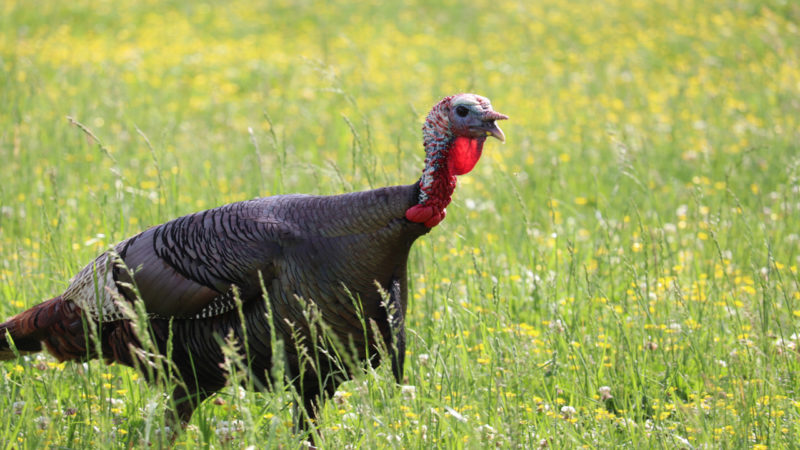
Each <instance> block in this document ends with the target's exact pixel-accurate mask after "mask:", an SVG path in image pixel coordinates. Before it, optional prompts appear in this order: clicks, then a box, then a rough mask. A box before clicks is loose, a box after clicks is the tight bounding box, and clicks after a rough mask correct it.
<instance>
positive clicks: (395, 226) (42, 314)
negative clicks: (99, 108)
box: [0, 184, 429, 421]
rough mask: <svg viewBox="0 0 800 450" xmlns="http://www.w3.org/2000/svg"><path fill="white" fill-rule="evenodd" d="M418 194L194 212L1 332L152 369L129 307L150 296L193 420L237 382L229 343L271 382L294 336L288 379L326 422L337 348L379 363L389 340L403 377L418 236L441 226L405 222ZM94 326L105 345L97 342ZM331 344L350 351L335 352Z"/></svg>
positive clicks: (119, 248)
mask: <svg viewBox="0 0 800 450" xmlns="http://www.w3.org/2000/svg"><path fill="white" fill-rule="evenodd" d="M418 195H419V187H418V185H417V184H414V185H409V186H394V187H388V188H381V189H376V190H371V191H365V192H358V193H351V194H343V195H336V196H306V195H284V196H275V197H267V198H261V199H256V200H251V201H244V202H238V203H233V204H230V205H226V206H222V207H219V208H215V209H211V210H207V211H203V212H199V213H195V214H191V215H188V216H184V217H181V218H178V219H175V220H172V221H170V222H167V223H164V224H162V225H159V226H156V227H153V228H150V229H148V230H146V231H144V232H142V233H140V234H138V235H136V236H134V237H132V238H130V239H127V240H125V241H123V242H121V243H119V244H117V245H116V247H115V251H114V252H107V253H104V254H102V255H100V256H99V257H98V258H97V259H96V260H95V261H94V262H93V263H92V264H89V265H88V266H87V267H85V268H84V269H83V270H82V271H81V272H80V273H79V274H78V275H77V276H76V277H75V278H74V279H73V281H72V282H71V284H70V286H69V287H68V288H67V289H66V291H65V292H64V293H63V294H62V295H60V296H58V297H56V298H54V299H52V300H49V301H47V302H44V303H42V304H40V305H38V306H36V307H34V308H32V309H31V310H28V311H26V312H23V313H21V314H19V315H17V316H15V317H14V318H12V319H11V320H9V321H8V322H6V323H4V324H2V325H0V330H6V331H8V333H9V334H10V336H11V337H12V339H13V340H14V342H15V345H16V347H17V348H18V350H19V351H23V352H24V351H39V350H41V344H40V342H43V343H44V344H45V345H46V347H47V348H48V350H49V351H50V352H51V353H52V354H53V355H55V356H56V357H57V358H59V359H60V360H84V359H87V358H93V357H98V356H99V357H102V358H104V359H106V360H107V361H109V362H118V363H122V364H125V365H129V366H132V367H133V366H137V365H141V363H142V361H137V358H138V356H137V355H138V354H139V353H137V351H136V350H137V349H140V348H141V343H140V340H139V338H138V336H137V333H136V332H135V331H134V326H133V321H132V320H131V317H130V316H129V314H130V313H127V314H128V315H126V312H125V310H126V308H125V307H124V306H123V305H121V303H122V302H127V303H128V304H130V305H132V304H133V303H134V302H138V301H141V302H143V304H144V307H145V311H146V312H147V315H148V320H149V326H150V328H151V336H152V338H153V341H154V344H155V345H157V347H158V350H159V352H160V353H161V354H164V355H166V354H167V353H168V350H170V351H169V354H170V356H171V358H172V361H173V362H174V367H175V368H177V370H178V372H179V373H178V374H177V375H178V378H179V380H180V381H181V383H180V384H179V387H178V388H176V390H175V392H174V393H173V397H174V401H175V402H176V412H177V416H178V418H180V419H181V420H183V421H187V420H188V419H189V418H190V417H191V415H192V412H193V410H194V408H195V407H196V406H197V404H198V403H199V402H201V401H202V400H203V399H204V398H206V397H207V396H209V395H211V394H213V393H214V392H216V391H217V390H219V389H221V388H222V387H224V386H225V383H226V379H227V376H228V374H227V373H226V371H225V370H224V369H223V368H222V367H223V366H224V365H223V363H224V361H225V356H224V355H223V351H222V349H221V347H220V342H221V339H223V340H224V339H226V338H229V337H231V336H232V337H233V338H234V339H235V342H237V347H238V348H239V351H240V353H241V356H242V358H245V359H246V361H244V363H245V364H243V365H245V366H246V367H248V372H249V375H250V376H252V377H254V381H255V383H254V384H255V385H257V386H258V385H260V386H269V385H270V380H269V379H268V377H269V376H270V368H271V366H272V362H273V356H274V355H273V351H272V350H273V349H272V345H271V342H273V339H274V338H277V339H280V340H281V341H282V342H283V344H284V345H283V351H284V352H285V354H284V355H280V356H281V357H285V361H286V363H287V372H288V375H289V377H290V379H291V380H293V383H294V385H295V388H296V389H297V391H298V392H299V393H300V395H301V397H302V399H303V402H304V406H305V408H306V411H308V413H309V414H311V415H313V414H314V410H315V408H316V406H317V405H316V402H317V401H318V398H319V397H320V395H323V394H331V393H332V392H333V391H334V390H335V388H336V386H337V385H338V384H339V383H340V382H341V381H342V380H343V379H346V377H347V375H348V373H347V372H348V370H344V371H342V370H340V369H341V368H342V367H344V368H349V367H348V366H347V365H343V364H342V361H341V360H339V359H337V358H334V357H332V356H331V355H334V354H336V353H337V351H339V352H341V351H342V350H343V349H344V350H348V349H350V350H351V351H352V352H354V354H352V355H349V359H351V360H354V361H359V360H361V361H364V360H369V362H370V363H371V364H377V363H378V362H379V361H378V357H379V353H378V348H379V347H381V346H383V347H384V348H386V349H388V350H389V354H390V355H391V358H392V366H393V371H394V374H395V376H396V377H397V378H398V381H399V379H400V377H401V374H402V365H403V355H404V353H405V335H404V328H403V327H404V323H403V322H404V320H403V318H404V314H405V311H406V302H407V294H406V262H407V259H408V254H409V250H410V248H411V245H412V243H413V242H414V240H416V239H417V238H418V237H419V236H421V235H423V234H425V233H426V232H428V231H429V228H427V227H425V226H424V225H422V224H419V223H413V222H410V221H408V220H407V219H405V217H404V213H405V211H406V210H407V209H408V208H409V207H411V206H412V205H413V204H414V203H415V202H416V199H417V196H418ZM237 299H238V300H240V301H241V309H238V308H237V307H236V305H237V302H236V300H237ZM309 307H310V308H309ZM312 317H314V318H316V319H317V320H314V319H310V318H312ZM242 319H243V320H244V322H242ZM87 320H91V321H93V322H94V323H95V325H96V329H97V331H96V335H97V336H98V337H99V341H100V344H101V350H99V351H98V350H96V346H93V345H92V342H91V338H90V341H89V342H87V340H86V336H87V333H86V330H85V326H86V325H85V321H87ZM372 322H374V328H373V326H371V323H372ZM315 324H320V326H319V327H317V328H316V329H314V327H315V326H316V325H315ZM365 325H366V327H365ZM323 328H324V329H325V333H327V336H326V337H325V338H324V341H323V338H321V337H320V336H321V335H322V334H323V333H322V331H323ZM365 328H366V329H365ZM374 329H377V335H376V333H375V332H373V330H374ZM331 338H333V340H331ZM245 342H246V343H247V347H246V348H245V346H244V343H245ZM330 342H335V343H338V344H341V345H340V346H339V348H337V349H336V350H337V351H331V350H333V349H331V348H330V346H329V345H327V344H329V343H330ZM320 349H322V350H325V349H328V350H329V351H322V352H320ZM98 353H102V354H98ZM5 354H6V356H11V355H12V353H11V352H10V351H9V350H8V349H7V350H6V351H5Z"/></svg>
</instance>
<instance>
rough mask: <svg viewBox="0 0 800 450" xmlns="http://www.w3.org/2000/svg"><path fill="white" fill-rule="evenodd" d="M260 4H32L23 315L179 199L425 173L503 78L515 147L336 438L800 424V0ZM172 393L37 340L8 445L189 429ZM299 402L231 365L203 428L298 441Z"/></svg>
mask: <svg viewBox="0 0 800 450" xmlns="http://www.w3.org/2000/svg"><path fill="white" fill-rule="evenodd" d="M254 3H256V2H252V1H238V0H236V1H231V2H223V1H212V2H183V1H178V0H174V1H167V2H158V1H133V0H127V1H117V0H114V1H112V0H104V1H93V2H89V1H85V0H73V1H69V2H56V1H22V0H5V1H3V2H2V3H1V4H0V69H2V70H0V155H2V164H0V316H2V318H5V317H8V316H10V315H13V314H15V313H16V312H19V311H20V310H22V309H23V308H26V307H29V306H31V305H33V304H35V303H37V302H39V301H41V300H43V299H46V298H50V297H52V296H54V295H56V294H58V293H60V292H61V291H62V290H63V289H64V288H65V287H66V285H67V280H68V279H69V278H70V277H71V276H72V275H73V274H74V273H75V272H77V270H79V269H80V268H81V267H82V266H83V265H84V264H86V263H88V262H89V261H91V259H92V258H93V257H94V256H95V255H96V254H97V253H99V252H101V251H103V250H104V249H106V248H107V247H108V246H109V245H110V244H113V243H115V242H117V241H119V240H121V239H123V238H125V237H127V236H130V235H132V234H134V233H136V232H138V231H141V230H143V229H145V228H146V227H148V226H151V225H155V224H158V223H161V222H163V221H165V220H168V219H170V218H173V217H176V216H178V215H182V214H185V213H189V212H193V211H196V210H199V209H203V208H208V207H213V206H216V205H220V204H223V203H226V202H231V201H237V200H244V199H249V198H253V197H256V196H266V195H273V194H280V193H291V192H304V193H317V194H336V193H342V192H346V191H352V190H360V189H367V188H370V187H378V186H382V185H389V184H407V183H411V182H413V181H414V180H416V179H417V177H418V176H419V175H420V171H421V169H422V160H423V157H424V153H423V151H422V147H421V132H420V126H421V123H422V119H423V118H424V114H425V113H426V112H427V110H428V108H429V107H430V106H432V105H433V104H434V103H435V102H437V101H438V100H439V99H440V98H441V97H443V96H445V95H450V94H453V93H457V92H464V91H468V92H475V93H478V94H481V95H484V96H487V97H489V98H490V99H491V100H492V103H493V105H494V107H495V109H497V110H498V111H501V112H503V113H506V114H508V115H509V116H511V120H509V121H508V122H505V123H503V129H504V131H505V133H506V135H507V138H508V142H507V143H506V144H505V145H499V144H497V143H496V142H494V141H491V142H488V143H487V147H486V151H485V153H484V157H483V159H482V160H481V161H480V163H479V164H478V166H477V167H476V169H475V171H474V172H472V173H471V174H469V175H466V176H464V177H461V178H460V180H459V187H458V189H457V190H456V193H455V196H454V200H453V203H452V205H451V206H450V207H449V208H448V216H447V219H446V220H445V221H444V222H443V223H442V224H441V225H439V226H438V227H437V228H436V229H434V231H433V232H432V233H430V234H429V235H427V236H425V237H424V238H422V239H421V240H420V241H418V242H417V244H416V245H415V248H414V249H413V250H412V259H411V261H410V263H409V278H410V279H409V282H410V291H411V292H410V311H409V317H408V328H409V335H410V344H409V349H408V353H407V363H406V374H405V375H406V379H405V380H404V386H403V387H398V386H396V385H395V384H394V382H393V380H392V377H391V373H390V370H389V367H388V365H387V366H386V367H380V368H378V369H377V370H375V371H370V372H366V371H365V373H364V374H363V375H361V376H359V377H358V378H357V379H356V380H354V381H353V382H350V383H346V384H344V385H343V386H342V387H341V388H340V390H339V392H338V393H337V395H336V396H335V398H334V399H333V400H332V401H329V402H328V403H327V404H326V406H325V409H324V411H323V414H322V417H321V420H320V421H319V429H318V437H317V443H318V444H319V445H320V446H322V447H324V448H345V447H346V446H349V448H430V447H443V448H487V447H491V446H498V447H503V448H506V447H511V448H514V447H519V448H537V447H540V446H541V447H546V446H549V447H552V448H575V447H580V446H583V447H587V448H604V447H616V446H623V447H629V448H642V447H667V448H673V447H681V448H696V447H701V446H714V447H717V446H718V447H724V448H767V447H769V448H782V447H793V446H796V445H797V443H798V442H800V392H799V391H798V390H799V389H800V353H798V350H800V329H799V328H800V326H799V325H800V273H799V272H798V265H800V151H799V150H800V144H798V143H800V30H799V27H800V25H799V24H800V6H798V3H796V2H793V1H781V0H771V1H756V0H749V1H748V0H739V1H737V0H713V1H707V2H690V1H679V0H656V1H645V0H635V1H623V0H603V1H597V0H575V1H570V2H562V1H557V0H542V1H537V2H531V1H528V0H520V1H508V2H496V1H487V0H473V1H470V2H458V1H454V0H444V1H441V2H429V1H412V2H406V5H405V6H400V5H399V4H400V2H397V4H395V3H393V2H345V1H329V2H311V1H304V0H299V1H270V2H263V5H261V6H258V5H254ZM383 3H386V4H383ZM68 117H71V118H72V121H71V120H70V119H68ZM75 122H77V123H80V124H81V125H82V127H84V128H85V130H86V131H84V130H83V129H81V127H80V126H78V125H76V124H75ZM89 132H91V133H92V134H93V135H94V136H95V138H90V137H89ZM164 392H167V391H165V389H164V388H162V387H152V386H148V385H146V384H144V383H143V382H142V378H141V377H140V376H139V375H137V373H136V372H134V371H133V370H130V369H127V368H124V367H120V366H115V365H112V366H106V365H104V364H103V363H101V362H97V361H94V362H92V363H88V364H59V363H57V362H56V361H55V360H53V359H52V358H50V357H48V356H41V357H35V356H34V357H24V358H20V359H19V360H16V361H9V362H6V363H3V364H2V365H0V410H1V411H3V412H4V414H3V419H2V421H0V443H2V445H3V447H5V448H42V446H44V445H47V446H58V447H61V448H66V447H69V448H91V447H95V448H96V447H99V448H129V447H139V446H144V445H147V444H148V443H149V444H151V445H161V444H166V443H167V442H168V441H167V440H166V437H165V435H164V433H163V432H162V431H161V430H162V427H163V424H164V422H163V411H164V407H165V404H166V401H165V398H164V395H163V393H164ZM290 401H291V396H290V395H289V394H288V393H286V392H278V393H267V394H259V393H253V392H244V391H240V390H239V389H238V388H235V387H231V388H228V389H226V390H225V391H223V392H221V393H220V394H219V395H218V396H216V397H215V398H214V399H211V400H209V401H207V402H206V403H205V404H203V406H202V407H201V408H200V409H199V410H198V412H197V413H196V415H195V417H194V419H193V421H192V423H191V424H190V425H189V426H188V427H187V429H186V430H185V431H184V432H182V433H180V434H179V435H178V436H177V437H176V438H175V443H176V444H177V445H179V446H181V447H184V446H185V447H188V448H194V447H206V446H210V447H212V448H244V447H247V446H250V445H253V446H255V447H257V448H260V447H277V446H282V447H283V448H298V446H299V445H300V442H301V441H302V437H298V436H295V435H294V434H293V431H292V426H291V408H289V407H288V406H287V405H288V404H289V402H290Z"/></svg>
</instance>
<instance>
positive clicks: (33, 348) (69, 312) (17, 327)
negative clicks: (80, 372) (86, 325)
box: [0, 296, 80, 361]
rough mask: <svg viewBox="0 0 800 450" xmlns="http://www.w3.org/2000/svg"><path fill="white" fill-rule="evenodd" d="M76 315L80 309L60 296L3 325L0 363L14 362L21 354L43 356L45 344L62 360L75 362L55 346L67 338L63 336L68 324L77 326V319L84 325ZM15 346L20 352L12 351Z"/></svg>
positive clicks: (1, 329)
mask: <svg viewBox="0 0 800 450" xmlns="http://www.w3.org/2000/svg"><path fill="white" fill-rule="evenodd" d="M76 313H77V311H76V308H75V307H74V306H73V305H72V304H71V303H69V302H65V301H64V300H63V299H62V298H61V297H60V296H59V297H56V298H53V299H50V300H47V301H46V302H42V303H40V304H38V305H36V306H34V307H33V308H31V309H28V310H27V311H23V312H21V313H19V314H17V315H16V316H14V317H12V318H10V319H8V320H7V321H6V322H4V323H2V324H0V361H5V360H9V359H13V358H15V357H16V355H17V353H20V354H25V353H35V352H40V351H42V343H43V342H44V343H45V345H47V347H48V349H49V350H50V352H51V353H53V355H54V356H55V357H57V358H58V359H61V360H64V359H72V358H70V355H68V354H66V353H65V352H63V351H60V350H59V348H58V346H57V345H53V344H57V343H58V342H61V341H63V340H64V338H65V336H64V335H63V334H62V333H63V331H65V330H64V329H63V328H64V324H65V323H74V322H75V318H76V317H78V321H80V319H79V315H78V314H76ZM11 343H13V345H14V348H15V349H16V352H15V351H14V350H13V349H12V348H11Z"/></svg>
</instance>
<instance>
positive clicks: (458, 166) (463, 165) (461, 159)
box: [448, 136, 486, 175]
mask: <svg viewBox="0 0 800 450" xmlns="http://www.w3.org/2000/svg"><path fill="white" fill-rule="evenodd" d="M485 141H486V138H485V137H484V138H470V137H463V136H459V137H457V138H456V139H455V141H453V145H452V147H451V148H450V153H449V154H448V164H449V166H450V171H451V173H452V174H453V175H464V174H465V173H469V172H470V171H471V170H472V169H473V168H474V167H475V164H477V163H478V160H479V159H481V153H483V143H484V142H485Z"/></svg>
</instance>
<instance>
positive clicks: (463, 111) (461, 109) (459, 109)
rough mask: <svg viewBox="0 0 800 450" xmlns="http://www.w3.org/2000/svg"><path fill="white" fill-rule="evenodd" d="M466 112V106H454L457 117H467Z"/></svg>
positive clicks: (467, 111)
mask: <svg viewBox="0 0 800 450" xmlns="http://www.w3.org/2000/svg"><path fill="white" fill-rule="evenodd" d="M468 113H469V110H468V109H467V107H466V106H461V105H459V106H457V107H456V114H458V116H459V117H467V114H468Z"/></svg>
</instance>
